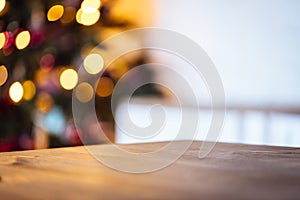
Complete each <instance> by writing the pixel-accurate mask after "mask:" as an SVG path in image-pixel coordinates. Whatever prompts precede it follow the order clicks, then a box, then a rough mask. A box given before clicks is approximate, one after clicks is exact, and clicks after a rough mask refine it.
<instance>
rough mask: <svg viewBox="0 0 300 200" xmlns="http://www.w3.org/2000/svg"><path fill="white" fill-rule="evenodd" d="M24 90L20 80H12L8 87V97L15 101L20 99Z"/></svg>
mask: <svg viewBox="0 0 300 200" xmlns="http://www.w3.org/2000/svg"><path fill="white" fill-rule="evenodd" d="M23 94H24V91H23V87H22V85H21V83H20V82H14V83H13V84H12V85H11V86H10V88H9V97H10V98H11V100H13V101H14V102H15V103H18V102H19V101H21V99H22V97H23Z"/></svg>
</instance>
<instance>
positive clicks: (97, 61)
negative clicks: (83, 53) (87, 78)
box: [83, 54, 104, 74]
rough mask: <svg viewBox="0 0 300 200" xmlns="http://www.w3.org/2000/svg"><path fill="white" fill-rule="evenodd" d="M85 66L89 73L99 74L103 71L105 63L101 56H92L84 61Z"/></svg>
mask: <svg viewBox="0 0 300 200" xmlns="http://www.w3.org/2000/svg"><path fill="white" fill-rule="evenodd" d="M83 66H84V69H85V70H86V71H87V73H89V74H97V73H99V72H100V71H101V70H102V69H103V66H104V61H103V58H102V56H100V55H99V54H90V55H88V56H87V57H86V58H85V59H84V61H83Z"/></svg>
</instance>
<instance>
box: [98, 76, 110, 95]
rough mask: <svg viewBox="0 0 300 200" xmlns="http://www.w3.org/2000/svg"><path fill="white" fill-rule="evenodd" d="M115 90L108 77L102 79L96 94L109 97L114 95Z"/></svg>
mask: <svg viewBox="0 0 300 200" xmlns="http://www.w3.org/2000/svg"><path fill="white" fill-rule="evenodd" d="M113 90H114V83H113V82H112V80H111V79H110V78H108V77H102V78H100V80H99V82H98V86H97V89H96V93H97V95H98V96H100V97H108V96H109V95H111V94H112V92H113Z"/></svg>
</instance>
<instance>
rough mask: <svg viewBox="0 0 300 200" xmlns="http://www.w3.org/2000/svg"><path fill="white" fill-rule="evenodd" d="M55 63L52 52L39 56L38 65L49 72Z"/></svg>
mask: <svg viewBox="0 0 300 200" xmlns="http://www.w3.org/2000/svg"><path fill="white" fill-rule="evenodd" d="M54 64H55V57H54V55H53V54H51V53H48V54H45V55H43V56H42V57H41V60H40V67H41V69H42V70H44V71H46V72H49V71H51V70H52V68H53V67H54Z"/></svg>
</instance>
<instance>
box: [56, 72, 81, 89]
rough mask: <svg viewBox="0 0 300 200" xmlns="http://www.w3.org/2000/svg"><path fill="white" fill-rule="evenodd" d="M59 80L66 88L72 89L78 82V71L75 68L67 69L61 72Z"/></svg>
mask: <svg viewBox="0 0 300 200" xmlns="http://www.w3.org/2000/svg"><path fill="white" fill-rule="evenodd" d="M59 81H60V85H61V86H62V87H63V88H64V89H65V90H72V89H73V88H74V87H75V86H76V84H77V82H78V75H77V72H76V71H75V70H74V69H66V70H64V71H63V72H62V73H61V75H60V78H59Z"/></svg>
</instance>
